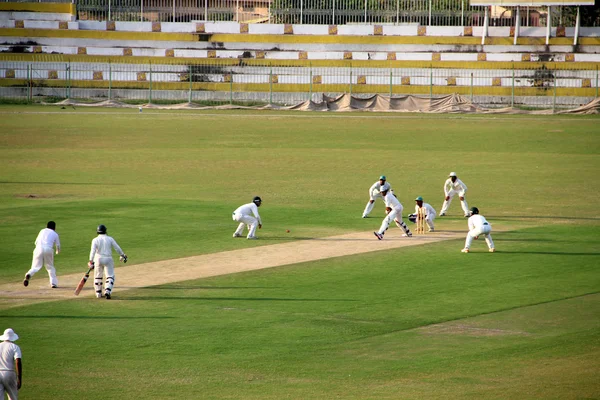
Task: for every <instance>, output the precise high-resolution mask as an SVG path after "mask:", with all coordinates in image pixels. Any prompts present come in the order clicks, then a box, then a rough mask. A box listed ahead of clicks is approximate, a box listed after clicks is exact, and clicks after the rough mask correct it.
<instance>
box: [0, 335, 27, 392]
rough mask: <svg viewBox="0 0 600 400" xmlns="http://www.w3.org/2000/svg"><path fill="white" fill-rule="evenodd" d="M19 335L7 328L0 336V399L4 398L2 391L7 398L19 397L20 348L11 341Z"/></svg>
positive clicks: (20, 376)
mask: <svg viewBox="0 0 600 400" xmlns="http://www.w3.org/2000/svg"><path fill="white" fill-rule="evenodd" d="M18 338H19V335H17V334H16V333H15V331H13V330H12V329H10V328H8V329H6V330H5V331H4V334H3V335H2V336H0V340H2V341H3V342H2V343H0V399H2V400H3V399H4V392H6V394H8V399H9V400H17V399H18V398H19V389H21V378H22V370H23V364H22V362H21V348H20V347H19V346H17V345H16V344H14V343H13V342H14V341H15V340H17V339H18Z"/></svg>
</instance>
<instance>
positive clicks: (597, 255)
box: [497, 250, 600, 257]
mask: <svg viewBox="0 0 600 400" xmlns="http://www.w3.org/2000/svg"><path fill="white" fill-rule="evenodd" d="M497 253H504V254H545V255H551V256H596V257H599V256H600V254H598V253H567V252H564V251H511V250H498V251H497Z"/></svg>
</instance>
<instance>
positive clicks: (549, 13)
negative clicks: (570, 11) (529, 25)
mask: <svg viewBox="0 0 600 400" xmlns="http://www.w3.org/2000/svg"><path fill="white" fill-rule="evenodd" d="M551 29H552V7H551V6H548V18H546V46H548V45H549V44H550V30H551Z"/></svg>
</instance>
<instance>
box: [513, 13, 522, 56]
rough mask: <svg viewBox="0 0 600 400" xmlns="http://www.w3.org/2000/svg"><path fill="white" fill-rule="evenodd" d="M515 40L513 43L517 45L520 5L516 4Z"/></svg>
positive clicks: (519, 26) (519, 28)
mask: <svg viewBox="0 0 600 400" xmlns="http://www.w3.org/2000/svg"><path fill="white" fill-rule="evenodd" d="M515 18H516V20H515V40H514V43H513V44H514V45H515V46H516V45H517V40H518V39H519V33H520V30H521V7H520V6H517V15H516V16H515Z"/></svg>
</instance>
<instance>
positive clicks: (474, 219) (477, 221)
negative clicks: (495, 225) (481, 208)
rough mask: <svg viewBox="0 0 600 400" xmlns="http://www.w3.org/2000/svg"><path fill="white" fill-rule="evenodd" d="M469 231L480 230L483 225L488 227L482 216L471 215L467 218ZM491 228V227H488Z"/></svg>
mask: <svg viewBox="0 0 600 400" xmlns="http://www.w3.org/2000/svg"><path fill="white" fill-rule="evenodd" d="M468 222H469V230H473V229H475V228H481V227H483V226H484V225H490V224H489V222H487V220H486V219H485V217H484V216H483V215H479V214H473V215H471V216H470V217H469V221H468ZM490 226H491V225H490Z"/></svg>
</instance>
